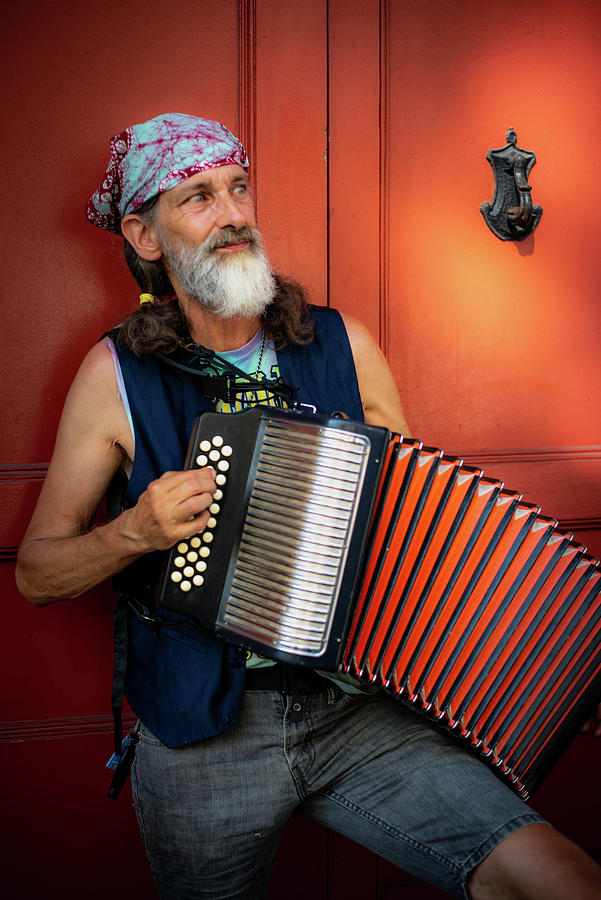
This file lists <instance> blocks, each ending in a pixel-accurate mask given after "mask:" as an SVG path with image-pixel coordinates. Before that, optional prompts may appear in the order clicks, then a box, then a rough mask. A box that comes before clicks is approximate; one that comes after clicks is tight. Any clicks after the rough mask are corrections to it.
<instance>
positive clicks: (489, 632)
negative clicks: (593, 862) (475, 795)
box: [159, 407, 601, 799]
mask: <svg viewBox="0 0 601 900" xmlns="http://www.w3.org/2000/svg"><path fill="white" fill-rule="evenodd" d="M206 465H212V466H213V467H214V468H215V470H216V473H217V482H218V491H217V493H216V495H215V498H214V504H213V506H212V507H211V519H210V521H209V524H208V526H207V528H206V529H205V531H203V532H201V533H199V534H197V535H195V536H194V537H192V538H189V539H188V540H186V541H180V542H179V543H178V544H177V545H176V546H175V547H174V548H173V549H172V550H171V551H170V553H169V554H168V558H167V561H166V565H165V573H164V577H163V579H162V583H161V586H160V592H159V602H160V604H162V605H163V606H164V607H166V608H168V609H172V610H175V611H178V612H182V613H185V614H186V615H188V616H190V617H192V618H193V619H195V620H197V621H198V622H199V623H200V624H201V625H202V626H203V627H204V628H206V629H209V630H214V631H215V632H216V633H217V634H219V635H220V636H221V637H223V638H224V639H225V640H227V641H230V642H233V643H236V644H238V645H240V646H243V647H246V648H248V649H251V650H254V651H256V652H258V653H260V654H263V655H265V656H268V657H270V658H272V659H274V660H279V661H283V662H288V663H292V664H294V665H307V666H311V667H312V668H315V669H321V670H325V671H344V672H347V673H349V674H351V675H354V676H356V677H357V678H359V679H361V680H364V681H368V682H371V683H375V684H377V685H379V686H380V687H382V688H383V689H384V690H385V691H387V692H389V693H391V694H393V695H394V696H396V697H399V698H401V699H403V700H405V701H406V702H408V703H410V704H411V705H412V706H414V707H415V708H417V709H419V710H421V711H423V712H424V713H426V714H427V715H428V716H430V717H431V718H432V719H433V720H435V721H438V722H439V723H440V725H441V726H442V727H444V728H446V729H448V730H450V731H451V732H453V733H455V734H456V735H457V736H458V737H459V738H460V739H461V740H462V741H463V742H464V743H465V745H466V747H468V748H469V749H471V750H472V751H474V752H476V753H477V754H478V755H479V756H480V757H481V758H482V759H484V760H485V761H487V762H488V763H489V765H491V767H492V768H493V769H494V771H495V772H496V773H497V774H498V775H499V776H500V777H501V778H502V779H503V780H505V781H507V783H508V784H510V785H511V786H512V787H513V788H514V790H516V791H517V792H518V793H519V794H520V795H521V796H522V797H524V798H525V799H526V798H527V797H528V796H530V795H531V793H532V792H533V791H534V790H535V789H536V788H537V787H538V785H539V784H540V783H541V781H542V780H543V779H544V777H545V776H546V774H547V773H548V771H549V769H550V768H551V766H552V765H553V764H554V762H555V761H556V759H557V758H558V756H559V755H560V754H561V753H562V752H563V750H564V749H565V747H566V746H567V744H568V743H569V742H570V741H571V740H572V739H573V737H574V735H575V734H576V733H577V731H578V730H579V728H580V727H581V725H582V723H583V722H584V721H585V719H586V717H587V715H588V714H589V712H590V710H591V708H592V707H593V706H594V704H595V702H596V700H597V698H598V696H599V694H600V693H601V641H600V639H599V638H600V631H601V573H600V572H599V570H598V563H597V561H596V560H595V559H593V558H592V557H590V556H588V555H587V553H586V551H585V548H584V547H582V546H580V545H579V544H577V543H576V542H575V541H574V540H573V539H572V538H571V536H570V535H564V534H561V533H559V532H558V531H557V529H556V526H557V523H556V522H555V521H554V520H552V519H549V518H547V517H545V516H542V515H541V513H540V510H539V509H538V508H537V507H535V506H532V505H531V504H528V503H525V502H523V501H522V499H521V496H520V495H519V494H516V493H514V492H512V491H508V490H506V489H505V488H504V486H503V484H502V483H501V482H499V481H495V480H494V479H491V478H487V477H485V476H484V475H483V473H482V472H481V471H480V470H479V469H476V468H473V467H469V466H464V465H463V464H462V461H461V460H460V459H456V458H447V457H445V456H444V455H443V453H442V452H441V451H440V450H438V449H432V448H427V447H423V446H422V445H421V444H420V443H419V442H418V441H414V440H404V439H403V438H402V437H400V436H399V435H397V434H391V433H390V432H388V431H387V430H386V429H383V428H376V427H372V426H366V425H363V424H360V423H357V422H351V421H348V420H346V419H342V418H329V417H326V416H319V415H310V414H305V413H298V412H288V411H281V410H274V409H269V408H264V407H255V408H254V409H251V410H248V411H246V412H244V413H235V414H230V415H221V414H216V413H206V414H205V415H203V416H201V417H200V418H199V419H198V420H197V423H196V425H195V428H194V433H193V435H192V437H191V441H190V448H189V452H188V458H187V461H186V466H187V467H203V466H206Z"/></svg>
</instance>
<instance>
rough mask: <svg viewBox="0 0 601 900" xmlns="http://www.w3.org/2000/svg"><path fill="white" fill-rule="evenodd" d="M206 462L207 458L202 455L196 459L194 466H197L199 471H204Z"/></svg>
mask: <svg viewBox="0 0 601 900" xmlns="http://www.w3.org/2000/svg"><path fill="white" fill-rule="evenodd" d="M208 461H209V460H208V457H206V456H203V455H202V454H201V455H200V456H197V457H196V465H197V466H198V468H199V469H204V467H205V466H206V464H207V463H208Z"/></svg>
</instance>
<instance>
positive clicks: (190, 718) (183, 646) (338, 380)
mask: <svg viewBox="0 0 601 900" xmlns="http://www.w3.org/2000/svg"><path fill="white" fill-rule="evenodd" d="M312 315H313V318H314V321H315V338H314V340H313V341H312V342H311V343H310V344H309V345H307V346H306V347H301V346H298V345H295V344H289V345H288V346H287V347H286V348H285V349H284V350H281V351H278V363H279V368H280V373H281V375H282V376H283V377H284V378H285V380H286V381H287V382H288V384H289V385H291V386H292V387H294V388H298V390H297V391H296V393H295V400H298V401H300V402H301V403H310V404H312V405H314V406H316V407H317V412H318V413H324V414H326V415H329V414H331V413H332V412H334V411H341V412H343V413H345V414H346V415H347V416H349V418H351V419H356V420H360V421H362V420H363V410H362V406H361V398H360V395H359V388H358V384H357V376H356V373H355V367H354V364H353V357H352V353H351V349H350V345H349V341H348V337H347V334H346V329H345V327H344V324H343V322H342V319H341V317H340V315H339V313H338V312H336V311H335V310H332V309H328V308H326V307H312ZM117 351H118V354H119V361H120V363H121V369H122V372H123V379H124V382H125V386H126V389H127V395H128V399H129V404H130V407H131V412H132V419H133V423H134V430H135V442H136V452H135V460H134V465H133V470H132V473H131V477H130V480H129V484H128V486H127V489H126V493H125V504H126V506H132V505H134V504H135V502H136V500H137V498H138V497H139V495H140V494H141V493H142V492H143V491H144V490H145V488H146V486H147V485H148V483H149V482H150V481H152V480H153V479H155V478H158V477H159V476H160V475H161V474H162V473H163V472H165V471H167V470H179V469H181V468H182V466H183V464H184V460H185V456H186V450H187V446H188V441H189V437H190V434H191V432H192V426H193V424H194V419H195V418H196V417H197V416H198V415H199V414H200V413H201V412H206V411H208V410H211V409H212V408H213V404H212V403H211V401H210V400H209V399H207V398H205V397H203V396H202V395H201V394H200V393H198V391H196V390H195V388H194V387H193V386H191V385H190V384H188V383H186V382H185V381H182V380H181V378H179V377H178V376H177V375H176V374H174V373H173V371H172V369H171V368H170V367H168V366H165V365H161V364H160V363H159V362H158V361H157V360H156V359H154V358H153V357H150V358H146V359H143V360H140V359H138V358H136V357H135V356H134V355H133V354H132V353H130V352H129V351H126V350H123V349H122V348H119V347H117ZM161 558H162V555H159V554H149V555H148V556H144V557H142V559H141V560H138V561H137V562H136V563H134V565H133V566H130V567H129V569H127V570H126V571H125V572H124V573H122V574H121V575H120V576H117V578H116V579H115V581H116V584H117V586H119V587H120V588H121V589H122V590H123V589H125V590H128V591H129V592H130V593H135V595H136V597H137V599H138V600H139V601H140V602H141V603H143V604H144V603H146V602H148V605H149V606H151V601H150V597H151V594H152V592H153V589H154V587H155V585H156V581H157V578H158V572H159V568H160V564H161ZM132 586H135V587H132ZM161 616H162V618H163V619H164V624H162V625H161V626H160V627H159V626H156V625H152V624H148V623H147V622H145V621H143V620H142V619H140V618H138V617H137V616H132V617H131V620H130V624H129V635H128V651H127V672H126V678H125V695H126V697H127V699H128V701H129V704H130V706H131V707H132V709H133V710H134V712H135V713H136V715H138V716H139V717H140V719H141V720H142V721H143V722H144V724H145V725H146V726H147V727H148V728H149V729H150V730H151V731H152V732H153V733H154V734H155V735H156V736H157V737H158V738H159V739H160V740H161V741H163V742H164V743H165V744H166V745H167V746H168V747H179V746H181V745H183V744H187V743H191V742H193V741H199V740H204V739H205V738H208V737H211V736H213V735H215V734H219V733H220V732H221V731H223V730H224V729H226V728H227V727H228V726H230V725H232V724H233V722H234V721H235V719H236V713H237V709H238V703H239V699H240V694H241V692H242V689H243V686H244V676H245V654H244V651H241V650H239V649H238V648H236V647H233V646H231V645H229V644H226V643H225V642H223V641H221V640H219V639H217V638H214V637H211V636H210V635H205V634H203V633H201V632H200V631H199V630H198V628H197V627H196V626H195V625H194V624H193V623H188V620H187V619H186V618H185V617H183V616H180V615H177V614H175V613H169V612H167V611H163V610H162V611H161Z"/></svg>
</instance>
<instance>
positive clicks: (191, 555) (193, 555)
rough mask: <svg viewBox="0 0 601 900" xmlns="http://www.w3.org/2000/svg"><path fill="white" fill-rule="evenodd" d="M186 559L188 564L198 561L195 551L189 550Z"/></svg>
mask: <svg viewBox="0 0 601 900" xmlns="http://www.w3.org/2000/svg"><path fill="white" fill-rule="evenodd" d="M186 559H187V560H188V562H196V560H197V559H198V553H197V552H196V550H190V552H189V553H186Z"/></svg>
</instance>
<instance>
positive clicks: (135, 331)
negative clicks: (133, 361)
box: [118, 195, 313, 356]
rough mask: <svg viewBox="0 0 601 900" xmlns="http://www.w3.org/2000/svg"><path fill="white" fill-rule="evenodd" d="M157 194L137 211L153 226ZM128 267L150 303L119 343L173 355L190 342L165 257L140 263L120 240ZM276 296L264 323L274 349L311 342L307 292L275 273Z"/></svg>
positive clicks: (139, 351)
mask: <svg viewBox="0 0 601 900" xmlns="http://www.w3.org/2000/svg"><path fill="white" fill-rule="evenodd" d="M157 201H158V195H157V196H156V197H152V198H151V199H150V200H147V201H146V203H144V204H142V206H140V207H138V209H136V214H137V215H139V216H140V217H141V218H142V219H143V221H145V222H147V223H151V222H152V221H153V219H154V215H155V207H156V203H157ZM123 250H124V254H125V261H126V263H127V266H128V268H129V270H130V272H131V273H132V275H133V276H134V278H135V279H136V281H137V283H138V287H139V288H140V291H141V293H143V294H152V296H153V297H154V298H155V302H154V303H143V304H142V305H141V306H140V307H139V308H138V309H135V310H134V311H133V312H131V313H130V314H129V315H128V316H127V318H126V319H125V320H124V321H123V322H122V324H121V327H120V329H119V334H118V340H119V342H120V343H121V344H123V345H124V346H126V347H129V349H130V350H132V351H133V352H134V353H135V354H136V356H147V355H148V354H150V353H153V352H155V351H159V352H160V353H173V352H175V350H177V349H178V348H179V347H185V346H187V345H189V344H190V343H191V338H190V333H189V330H188V324H187V321H186V317H185V316H184V314H183V312H182V310H181V308H180V306H179V303H178V302H177V298H176V297H175V292H174V290H173V285H172V284H171V281H170V280H169V275H168V273H167V269H166V267H165V264H164V261H163V259H158V260H151V261H149V260H145V259H142V258H141V257H140V256H138V254H137V253H136V251H135V250H134V248H133V247H132V245H131V244H130V243H129V241H127V240H126V239H125V238H124V239H123ZM274 279H275V283H276V293H275V296H274V298H273V300H272V301H271V303H270V304H269V306H268V307H267V309H266V310H265V313H264V316H263V325H264V327H265V333H266V334H267V337H268V338H270V339H271V340H272V341H273V343H274V346H275V348H276V350H282V349H283V348H284V347H285V346H286V344H287V343H288V342H289V341H290V342H291V343H293V344H301V345H303V344H309V343H310V342H311V341H312V340H313V321H312V319H311V315H310V310H309V302H308V299H307V294H306V292H305V290H304V289H303V287H302V286H301V285H300V284H298V282H296V281H294V280H293V279H291V278H284V277H282V276H281V275H277V274H274Z"/></svg>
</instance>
